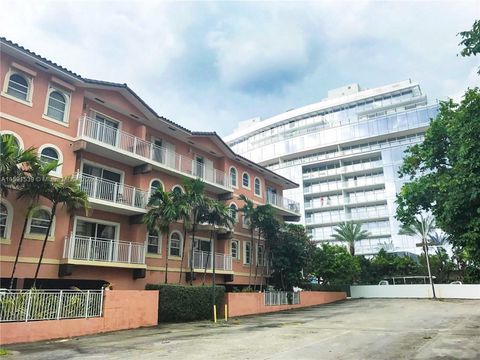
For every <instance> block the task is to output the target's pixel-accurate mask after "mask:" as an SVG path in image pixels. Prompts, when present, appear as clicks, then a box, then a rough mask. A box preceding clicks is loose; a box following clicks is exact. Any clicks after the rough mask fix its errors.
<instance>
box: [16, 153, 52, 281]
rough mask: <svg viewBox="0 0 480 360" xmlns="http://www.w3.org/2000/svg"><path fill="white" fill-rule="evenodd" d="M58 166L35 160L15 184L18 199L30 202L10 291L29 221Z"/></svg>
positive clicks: (31, 161) (30, 162)
mask: <svg viewBox="0 0 480 360" xmlns="http://www.w3.org/2000/svg"><path fill="white" fill-rule="evenodd" d="M57 166H58V163H57V162H56V161H53V162H49V163H44V162H41V161H39V160H38V158H34V159H33V160H30V161H29V163H28V168H26V169H25V172H24V173H23V178H22V179H21V180H20V181H18V182H17V183H16V184H15V186H14V187H15V189H16V190H17V199H26V200H28V205H27V211H26V213H25V218H24V221H23V228H22V233H21V235H20V241H19V242H18V248H17V254H16V256H15V261H14V263H13V268H12V275H11V276H10V289H12V287H13V279H14V277H15V270H16V268H17V264H18V259H19V257H20V252H21V250H22V245H23V240H24V239H25V233H26V231H27V225H28V219H29V218H30V216H31V215H32V213H33V212H34V211H35V210H36V209H37V204H38V201H39V199H40V197H42V196H43V195H44V194H45V193H46V191H47V188H48V187H49V186H50V178H49V175H48V174H49V173H50V171H52V170H54V169H55V168H56V167H57Z"/></svg>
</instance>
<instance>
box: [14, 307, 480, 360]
mask: <svg viewBox="0 0 480 360" xmlns="http://www.w3.org/2000/svg"><path fill="white" fill-rule="evenodd" d="M7 349H8V350H10V351H11V352H12V353H13V354H12V355H11V356H7V357H5V359H9V358H10V359H30V360H35V359H49V360H54V359H62V360H64V359H139V360H140V359H141V360H144V359H162V358H168V359H182V360H183V359H189V360H191V359H219V360H220V359H221V360H226V359H242V360H244V359H255V360H258V359H288V360H297V359H349V360H350V359H381V360H386V359H395V360H397V359H472V360H474V359H475V360H478V359H480V301H476V300H470V301H469V300H449V301H431V300H414V299H405V300H400V299H388V300H387V299H369V300H348V301H344V302H340V303H334V304H329V305H322V306H317V307H314V308H309V309H303V310H294V311H288V312H282V313H276V314H269V315H263V316H256V317H246V318H238V319H231V320H230V321H229V322H228V324H223V323H220V324H217V325H214V324H212V323H210V322H197V323H189V324H162V325H160V326H158V327H156V328H149V329H139V330H128V331H121V332H116V333H110V334H104V335H97V336H88V337H82V338H75V339H70V340H61V341H52V342H42V343H35V344H25V345H16V346H13V345H12V346H8V347H7Z"/></svg>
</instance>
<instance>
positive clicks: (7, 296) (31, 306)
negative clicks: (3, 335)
mask: <svg viewBox="0 0 480 360" xmlns="http://www.w3.org/2000/svg"><path fill="white" fill-rule="evenodd" d="M0 305H1V307H0V321H1V322H13V321H34V320H59V319H74V318H89V317H100V316H102V307H103V290H84V291H78V290H36V289H31V290H9V291H4V292H0Z"/></svg>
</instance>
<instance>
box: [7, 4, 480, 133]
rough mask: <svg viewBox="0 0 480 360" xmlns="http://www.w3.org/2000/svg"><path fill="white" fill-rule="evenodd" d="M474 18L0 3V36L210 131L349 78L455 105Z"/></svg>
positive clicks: (468, 82)
mask: <svg viewBox="0 0 480 360" xmlns="http://www.w3.org/2000/svg"><path fill="white" fill-rule="evenodd" d="M478 18H480V0H476V1H459V0H457V1H398V2H397V1H354V2H347V1H338V0H337V1H332V2H329V1H316V2H300V1H292V2H273V1H262V2H230V1H228V2H227V1H223V2H204V1H195V2H186V1H181V2H180V1H178V2H174V1H171V2H160V1H147V0H143V1H46V0H43V1H30V0H22V1H7V0H0V35H1V36H4V37H6V38H7V39H9V40H12V41H14V42H17V43H19V44H20V45H22V46H24V47H26V48H28V49H30V50H32V51H34V52H36V53H37V54H40V55H42V56H44V57H46V58H48V59H50V60H52V61H54V62H56V63H58V64H60V65H62V66H64V67H66V68H68V69H70V70H72V71H73V72H76V73H78V74H80V75H82V76H84V77H88V78H93V79H98V80H106V81H113V82H119V83H127V84H128V85H129V86H130V87H131V88H132V89H133V90H134V91H135V92H136V93H137V94H138V95H140V97H142V98H143V99H144V100H145V101H146V102H147V103H148V104H149V105H150V106H151V107H152V108H153V109H155V110H156V112H157V113H158V114H160V115H162V116H165V117H166V118H168V119H170V120H172V121H175V122H176V123H179V124H180V125H182V126H185V127H187V128H189V129H191V130H199V131H216V132H217V133H219V134H220V135H228V134H230V133H231V132H232V131H233V130H234V129H235V128H236V127H237V123H238V122H239V121H242V120H246V119H250V118H254V117H261V118H267V117H270V116H273V115H276V114H278V113H282V112H284V111H286V110H288V109H292V108H298V107H301V106H304V105H308V104H311V103H315V102H318V101H320V100H321V99H323V98H325V97H326V95H327V91H328V90H329V89H333V88H337V87H340V86H343V85H346V84H351V83H359V84H360V85H361V86H362V87H365V88H372V87H376V86H381V85H385V84H388V83H392V82H397V81H401V80H406V79H412V81H418V82H419V83H420V85H421V86H422V89H423V92H424V93H425V94H427V96H428V98H429V100H430V101H435V100H436V99H446V98H447V97H451V98H454V99H456V100H459V99H460V98H461V96H462V94H463V93H464V91H465V90H466V89H467V87H473V86H480V76H478V75H477V74H476V71H477V67H478V65H479V63H480V61H479V58H478V57H477V58H462V57H460V56H457V54H458V53H459V51H460V48H459V46H458V43H459V42H460V38H459V37H458V36H457V34H458V32H460V31H464V30H469V29H470V28H471V26H472V24H473V22H474V21H475V19H478Z"/></svg>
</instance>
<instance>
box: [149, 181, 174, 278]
mask: <svg viewBox="0 0 480 360" xmlns="http://www.w3.org/2000/svg"><path fill="white" fill-rule="evenodd" d="M174 199H175V198H174V193H172V192H166V191H163V189H161V188H157V189H156V191H155V192H154V193H153V194H152V196H151V197H150V199H149V200H148V206H149V208H150V209H149V210H148V212H147V213H146V214H145V215H144V216H143V223H144V224H145V225H147V229H148V231H152V232H156V233H160V234H167V254H165V284H166V283H167V282H168V251H169V249H170V224H171V223H173V222H175V221H177V220H178V216H179V212H178V207H177V206H176V203H175V201H174Z"/></svg>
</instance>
